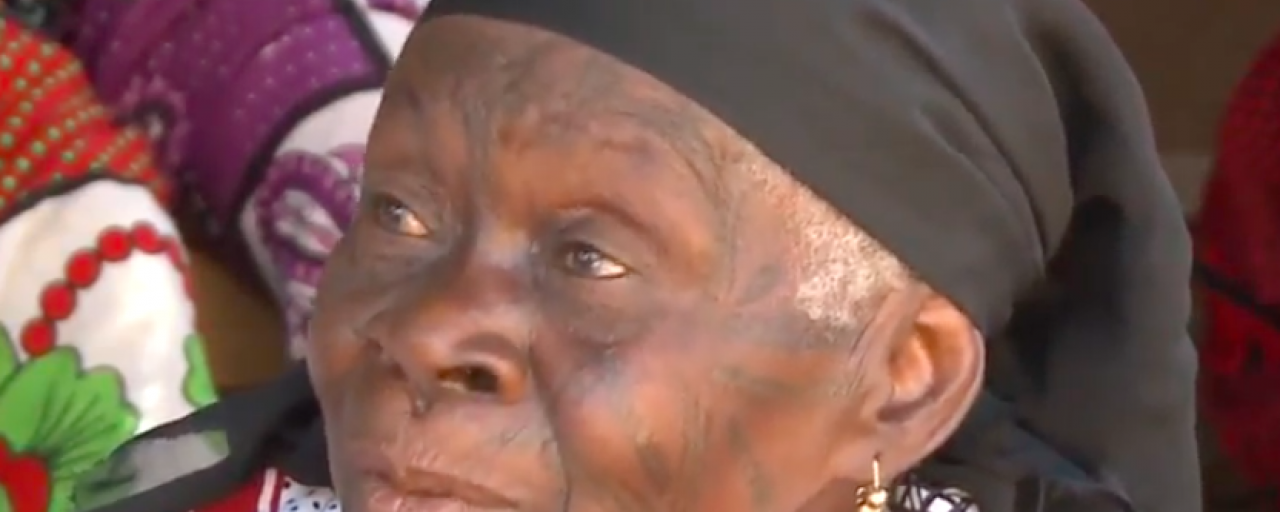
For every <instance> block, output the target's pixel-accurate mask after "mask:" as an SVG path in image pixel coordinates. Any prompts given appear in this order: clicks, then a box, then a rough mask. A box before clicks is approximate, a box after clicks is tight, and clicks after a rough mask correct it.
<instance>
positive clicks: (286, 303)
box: [245, 145, 364, 349]
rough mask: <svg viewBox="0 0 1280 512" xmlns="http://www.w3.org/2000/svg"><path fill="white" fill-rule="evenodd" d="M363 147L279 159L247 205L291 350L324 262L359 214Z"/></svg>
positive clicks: (307, 313) (253, 235) (249, 234)
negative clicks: (275, 294) (276, 297)
mask: <svg viewBox="0 0 1280 512" xmlns="http://www.w3.org/2000/svg"><path fill="white" fill-rule="evenodd" d="M363 158H364V146H363V145H347V146H340V147H338V148H335V149H334V150H332V151H330V152H329V153H328V154H327V155H318V154H315V153H311V152H307V151H291V152H286V153H282V154H280V155H278V156H277V157H276V159H275V161H274V162H273V163H272V164H271V168H270V169H269V170H268V172H267V174H266V178H265V179H264V180H263V182H262V183H261V184H260V185H259V186H258V188H257V189H256V190H255V191H254V193H253V196H252V198H251V199H250V201H249V204H248V205H247V206H248V208H249V209H250V210H251V216H250V218H251V219H252V220H253V222H254V223H255V228H254V229H250V230H246V233H245V234H246V236H247V237H248V238H249V243H250V245H252V246H253V247H255V248H258V249H259V251H260V255H259V257H260V258H261V259H266V260H268V261H266V262H263V263H265V264H266V265H267V266H268V267H269V268H271V269H273V270H274V271H275V272H276V273H277V275H276V276H275V279H273V280H272V281H273V282H274V283H276V285H277V286H276V293H277V295H278V298H279V300H280V302H281V306H282V307H283V309H284V312H285V321H286V325H287V327H288V329H289V334H290V338H291V339H290V346H292V347H294V348H295V349H296V348H297V347H298V346H300V345H299V344H300V342H301V338H302V336H305V333H306V325H307V321H308V319H309V318H310V315H311V309H312V305H313V300H314V298H315V287H316V284H318V282H319V279H320V271H321V269H322V268H323V266H324V260H325V258H326V257H327V256H328V254H329V252H330V251H331V250H332V249H333V246H334V245H335V244H336V243H337V242H338V239H339V238H340V237H341V236H342V231H343V230H344V229H345V228H346V227H347V226H348V225H349V224H350V222H351V219H352V216H353V215H354V214H355V205H356V200H357V198H356V191H357V190H358V179H359V176H360V170H361V162H362V161H363Z"/></svg>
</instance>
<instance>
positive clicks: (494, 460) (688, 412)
mask: <svg viewBox="0 0 1280 512" xmlns="http://www.w3.org/2000/svg"><path fill="white" fill-rule="evenodd" d="M531 34H532V31H530V30H528V29H512V28H510V26H508V25H500V24H497V23H494V22H486V21H479V20H474V19H466V18H462V19H447V20H443V21H436V22H432V23H431V25H430V28H429V29H428V30H419V31H418V32H417V33H416V34H415V35H414V36H413V37H412V38H411V39H410V42H409V44H408V46H407V47H406V49H405V52H404V56H403V57H402V58H401V60H400V62H399V64H398V66H397V69H396V70H395V72H394V73H393V77H392V78H391V80H390V82H389V85H388V87H387V91H386V96H385V99H384V100H383V105H382V109H381V111H380V113H379V115H378V118H377V122H376V125H375V127H374V129H373V133H372V135H371V138H370V145H369V153H368V160H367V170H366V174H365V175H364V189H363V193H362V205H361V209H360V212H359V214H358V218H357V219H356V220H355V222H354V224H353V225H352V226H351V227H350V230H349V232H348V233H347V235H346V238H345V239H344V240H343V241H342V243H341V244H340V245H339V247H338V248H337V250H336V252H335V253H334V254H333V256H332V258H331V260H330V262H329V266H328V270H327V276H326V279H325V281H324V283H323V285H322V287H321V291H320V299H319V303H318V304H317V312H316V317H315V320H314V323H313V330H312V339H311V342H310V346H309V347H308V351H309V353H308V361H309V363H310V366H311V372H312V375H313V379H314V380H315V383H316V389H317V390H318V393H319V396H320V399H321V402H322V406H323V409H324V415H325V421H326V426H327V429H328V435H329V443H330V454H331V458H330V461H331V466H332V467H331V469H332V471H333V473H334V477H335V481H336V483H337V486H338V489H339V492H340V494H341V496H342V499H343V509H344V510H346V511H347V512H383V511H387V512H390V511H398V512H412V511H437V510H440V511H443V510H450V511H453V510H459V511H460V510H488V509H496V510H521V511H526V512H559V511H564V510H569V511H574V512H588V511H599V512H626V511H637V512H652V511H660V510H661V511H685V510H689V511H727V510H752V511H784V510H786V511H790V510H795V509H796V508H797V507H799V506H800V504H801V503H802V502H803V501H804V500H805V499H807V498H808V497H810V496H812V495H813V494H814V493H815V492H817V490H818V488H819V487H821V486H822V485H823V484H824V483H825V482H827V481H828V480H829V479H830V478H831V475H830V470H831V466H832V460H831V458H832V457H833V456H834V454H833V449H834V448H835V446H834V442H835V441H834V440H835V439H837V438H841V439H843V438H848V437H849V436H850V435H854V436H856V435H857V430H858V428H860V427H859V425H860V423H859V422H858V421H851V420H850V419H849V418H848V416H849V407H847V404H848V403H850V402H851V401H856V400H857V396H856V391H855V392H852V393H853V394H852V395H851V394H849V393H840V392H837V391H835V390H841V389H849V388H851V387H854V386H850V383H851V382H853V381H854V380H855V379H856V378H857V375H853V373H854V372H851V371H849V367H850V357H849V351H850V350H851V347H852V346H853V345H854V343H855V342H856V339H853V338H854V337H851V338H850V339H848V340H847V343H819V342H817V341H816V340H818V339H820V338H821V339H824V340H825V339H826V337H824V336H823V334H824V333H820V332H817V326H815V325H812V324H811V323H810V322H809V321H808V320H807V318H806V317H805V316H803V315H801V314H800V313H799V312H798V311H796V310H795V308H794V306H792V302H791V297H792V296H793V294H794V293H795V289H796V283H797V282H798V279H797V276H795V275H792V273H791V271H790V270H789V269H790V268H791V267H790V266H788V265H787V261H786V258H787V251H786V248H787V247H788V241H789V240H791V238H789V234H788V233H786V232H785V230H784V229H783V223H782V222H781V221H780V218H781V216H782V215H784V214H785V212H778V211H774V210H773V209H771V207H770V206H768V205H767V204H766V203H765V201H763V200H761V199H760V198H758V197H756V194H755V193H754V192H753V191H752V190H747V189H746V188H745V187H735V186H734V183H733V181H732V179H733V172H732V169H726V168H725V165H726V163H725V162H723V161H721V160H722V159H720V158H719V155H721V154H723V152H722V151H721V149H723V144H724V141H723V140H719V139H721V137H718V136H717V135H715V134H716V133H719V131H718V129H714V128H713V124H714V123H715V121H714V120H713V119H710V118H709V116H707V115H706V114H704V113H702V112H701V111H699V110H698V109H697V108H695V107H693V106H692V105H691V104H689V103H688V102H687V101H686V100H683V99H682V98H680V97H679V96H678V95H676V94H674V93H671V92H669V91H668V90H667V89H665V88H663V87H661V86H660V85H657V84H656V83H655V82H653V81H652V80H650V79H649V78H647V77H646V76H643V75H641V74H639V73H638V72H635V71H633V70H630V69H628V68H625V67H623V66H620V65H618V64H616V63H614V62H611V61H610V60H608V59H606V58H604V57H602V56H600V55H598V54H595V53H594V52H592V51H589V50H586V49H584V48H581V47H578V46H576V45H573V44H571V43H566V42H565V41H563V40H561V39H559V38H548V37H545V36H542V35H541V34H533V35H531ZM855 388H856V387H855ZM837 431H839V432H840V434H839V435H837V434H836V432H837ZM461 503H469V504H470V505H471V508H468V507H466V506H463V505H462V504H461Z"/></svg>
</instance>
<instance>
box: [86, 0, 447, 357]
mask: <svg viewBox="0 0 1280 512" xmlns="http://www.w3.org/2000/svg"><path fill="white" fill-rule="evenodd" d="M425 4H426V1H425V0H84V6H83V9H82V11H81V12H80V13H79V19H80V24H79V25H78V26H77V27H76V30H75V36H74V40H73V41H72V42H73V45H74V47H75V48H76V49H77V50H78V52H79V53H80V55H81V58H82V59H83V60H84V61H85V63H86V66H87V67H88V69H89V73H90V77H91V79H92V80H93V82H94V84H95V85H96V86H97V88H98V90H99V93H100V94H101V95H102V96H103V98H104V100H105V101H106V102H107V103H108V104H110V105H112V106H114V107H115V108H116V109H117V110H118V116H119V118H120V120H121V121H123V122H127V123H130V124H133V125H135V126H139V127H141V128H143V129H144V130H146V132H147V133H149V134H151V136H152V137H153V139H154V140H155V141H156V152H157V156H158V158H159V161H160V163H161V165H162V167H163V168H164V170H165V171H167V172H169V173H171V174H172V175H173V176H174V177H175V181H177V182H178V183H179V184H180V185H181V189H182V191H183V192H184V194H183V197H182V202H183V203H184V207H185V208H187V209H192V210H195V213H198V214H200V216H201V217H202V220H203V221H204V222H205V223H206V228H207V231H208V232H207V233H204V235H205V236H206V237H209V236H212V237H213V239H214V241H216V242H219V244H218V246H219V247H218V249H222V248H223V247H225V246H232V247H238V248H241V249H246V251H239V252H236V253H235V254H229V255H228V254H220V255H222V256H225V257H229V258H231V261H230V262H231V263H233V264H236V263H240V264H253V265H256V270H257V271H258V274H259V275H261V276H262V277H263V278H264V279H265V281H266V284H267V285H269V287H270V288H271V289H272V290H273V291H274V292H275V293H276V297H277V299H278V301H279V303H280V305H281V307H282V309H283V310H284V312H285V316H286V325H287V327H288V336H289V338H290V342H291V343H290V345H291V346H292V347H293V348H294V349H295V351H296V349H297V347H298V346H299V345H298V342H299V341H300V340H301V338H302V337H303V336H304V335H305V332H306V322H307V319H308V317H309V316H310V313H311V308H312V300H313V297H314V295H315V286H316V283H317V281H318V278H319V275H320V271H321V268H322V267H323V265H324V260H325V258H326V257H327V256H328V254H329V252H330V251H331V250H332V248H333V246H334V244H335V243H336V242H337V240H338V239H339V237H340V236H341V233H342V229H343V228H344V227H345V226H346V225H347V224H348V223H349V222H350V221H351V217H352V215H353V214H354V211H355V205H356V197H355V196H356V193H357V191H358V180H359V175H360V167H361V162H362V161H363V158H364V147H363V144H362V143H363V139H364V136H365V133H366V131H367V129H368V126H367V125H368V123H369V122H371V120H372V117H373V112H372V110H373V106H374V105H376V102H368V101H366V102H363V103H359V106H358V107H357V108H358V109H362V110H359V112H353V111H352V110H351V107H350V106H349V105H348V106H347V107H344V109H339V111H341V112H345V114H342V115H344V116H350V115H358V118H355V119H345V118H344V119H335V118H333V116H332V115H325V113H326V112H327V109H329V108H330V107H332V106H334V105H336V104H339V103H342V102H343V101H345V100H346V99H347V98H351V97H353V96H354V95H358V94H359V93H361V92H364V91H376V90H377V89H378V88H379V87H380V86H381V83H382V80H383V78H384V77H385V74H386V71H387V68H388V67H389V63H390V61H391V57H390V53H391V52H392V51H394V50H396V49H398V48H399V45H400V44H401V43H402V38H403V34H404V33H407V30H408V28H409V27H410V26H411V24H412V23H413V20H415V19H416V17H417V14H418V13H419V12H420V11H421V8H422V7H423V6H424V5H425ZM372 11H380V12H382V13H390V14H392V15H393V16H391V17H390V19H391V20H394V21H390V22H389V21H387V18H388V17H386V16H382V17H381V18H379V19H378V20H374V19H373V18H372V17H371V15H370V14H369V12H372ZM379 23H381V24H379ZM388 23H390V24H391V25H388ZM389 27H390V28H389ZM380 30H389V32H390V33H392V34H396V35H391V36H388V37H387V38H386V39H385V40H383V39H382V37H381V36H383V35H386V34H380V33H379V31H380ZM309 116H319V117H318V119H322V120H323V122H322V123H320V124H319V125H317V124H316V123H315V122H311V124H310V125H309V128H308V129H307V130H306V131H305V135H298V133H299V131H298V128H299V126H301V125H302V124H303V122H304V120H306V119H309ZM330 123H331V124H330ZM329 126H332V128H329ZM286 141H287V144H286V145H285V146H282V144H284V143H285V142H286ZM356 142H359V143H360V144H357V143H356ZM335 146H336V147H335ZM236 228H239V229H236ZM221 242H230V243H221Z"/></svg>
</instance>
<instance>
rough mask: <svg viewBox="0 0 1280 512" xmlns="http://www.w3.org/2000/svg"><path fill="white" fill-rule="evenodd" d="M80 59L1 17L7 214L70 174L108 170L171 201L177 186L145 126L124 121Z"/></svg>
mask: <svg viewBox="0 0 1280 512" xmlns="http://www.w3.org/2000/svg"><path fill="white" fill-rule="evenodd" d="M112 116H113V114H112V112H111V111H110V110H109V109H107V108H106V107H105V106H103V105H102V103H101V102H100V101H99V98H98V97H97V95H96V93H95V92H94V89H93V86H92V85H91V84H90V83H89V80H88V77H86V76H85V73H84V69H83V67H82V66H81V64H80V61H79V60H77V59H76V57H75V56H74V55H72V54H71V53H70V52H68V51H67V50H66V49H64V48H62V47H61V46H59V45H58V44H56V43H55V42H53V41H50V40H48V39H46V38H44V37H41V36H40V35H39V34H36V33H34V32H31V31H30V30H27V29H25V28H24V27H22V26H21V25H18V24H17V23H16V22H14V21H12V20H7V19H3V18H0V214H3V213H6V212H9V211H13V210H14V209H15V208H17V207H18V205H19V204H20V203H21V201H22V200H24V199H26V198H27V197H30V196H32V195H39V193H40V192H42V191H44V190H47V189H48V188H49V187H54V186H57V185H59V184H60V183H63V182H65V181H66V180H70V179H75V178H78V177H83V176H87V175H90V174H96V173H106V174H109V175H113V176H118V177H121V178H125V179H128V180H132V181H136V182H139V183H142V184H143V185H145V186H146V187H147V188H148V189H149V190H150V191H151V192H152V194H154V195H155V196H156V198H157V199H159V200H160V202H161V203H162V204H166V205H167V204H169V203H168V201H169V198H170V194H171V191H170V188H171V187H170V185H169V183H168V181H167V180H165V179H164V178H163V177H162V176H161V174H160V173H159V171H158V170H157V167H156V165H155V162H154V161H153V159H152V156H151V141H150V140H149V139H148V138H147V136H146V135H145V134H143V133H142V132H140V131H138V130H136V129H132V128H121V127H119V126H117V124H116V122H115V121H114V120H113V118H112Z"/></svg>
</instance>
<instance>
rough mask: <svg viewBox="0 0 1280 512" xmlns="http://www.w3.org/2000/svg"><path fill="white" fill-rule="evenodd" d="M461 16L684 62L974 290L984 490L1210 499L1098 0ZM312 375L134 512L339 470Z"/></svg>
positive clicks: (683, 80) (945, 462) (1175, 216)
mask: <svg viewBox="0 0 1280 512" xmlns="http://www.w3.org/2000/svg"><path fill="white" fill-rule="evenodd" d="M452 14H470V15H477V16H483V17H490V18H497V19H504V20H509V21H514V22H518V23H523V24H527V25H532V26H536V27H540V28H542V29H545V30H549V31H552V32H555V33H559V34H561V35H564V36H567V37H569V38H571V39H574V40H577V41H578V42H580V43H582V44H585V45H588V46H591V47H593V48H595V49H597V50H600V51H602V52H604V53H607V54H609V55H612V56H614V57H616V58H617V59H619V60H621V61H623V62H625V63H627V64H629V65H631V66H633V67H635V68H638V69H640V70H643V71H645V72H647V73H649V74H650V75H652V76H654V77H656V78H657V79H659V80H661V81H663V82H665V83H666V84H668V85H670V86H671V87H673V88H674V89H676V90H677V91H679V92H681V93H682V94H684V95H685V96H687V97H689V98H690V99H692V100H693V101H695V102H697V103H699V104H701V105H702V106H703V107H705V108H706V109H708V110H709V111H711V112H712V113H714V114H715V115H716V116H718V117H719V118H720V119H721V120H723V121H724V122H725V123H727V124H728V125H729V126H731V127H733V128H734V129H735V130H736V131H737V132H738V133H740V134H741V135H742V136H744V137H746V138H747V139H749V140H751V141H752V142H753V143H755V144H756V145H757V146H758V147H760V148H761V150H762V151H763V152H764V153H765V154H767V155H768V156H769V157H770V158H772V159H773V160H775V161H776V162H778V163H779V164H781V165H782V166H783V167H784V168H786V169H788V170H789V171H790V172H792V173H793V174H794V176H795V177H796V178H797V179H798V180H799V181H801V182H803V183H805V184H806V185H808V186H809V187H810V188H811V189H812V190H814V191H815V192H816V193H817V194H818V195H819V196H821V197H822V198H824V199H825V200H826V201H828V202H829V203H830V204H831V205H833V206H834V207H835V208H837V209H838V210H840V211H842V212H843V213H845V214H846V215H847V216H848V217H849V218H850V219H852V220H853V221H854V222H855V223H856V224H857V225H858V226H860V227H861V228H863V229H865V230H866V231H868V232H869V233H871V234H872V235H873V236H875V237H876V238H877V239H878V240H879V241H880V242H882V243H883V244H884V245H885V246H886V247H888V248H889V249H890V250H891V251H892V252H894V253H895V254H897V255H898V256H899V257H900V258H901V259H902V260H903V261H904V262H906V263H907V264H908V265H909V266H910V267H911V268H912V269H913V270H914V271H916V272H917V273H918V275H920V276H921V277H922V278H923V279H924V280H925V281H927V282H928V283H929V284H930V285H931V286H932V287H933V288H934V289H936V290H938V291H939V292H941V293H943V294H945V295H947V296H948V297H950V298H951V299H952V300H953V301H954V302H955V303H956V304H958V305H959V306H960V307H961V308H963V309H964V310H965V311H966V312H967V313H968V314H969V316H970V318H971V319H972V320H973V321H974V323H975V324H976V325H977V326H978V327H979V329H981V330H982V332H983V333H984V334H985V335H986V336H987V338H988V340H989V344H990V348H989V352H990V353H991V357H990V361H989V372H988V384H987V390H986V392H985V393H984V394H983V396H982V397H981V398H980V400H979V403H978V405H977V406H976V407H975V409H974V411H973V413H972V414H971V417H970V418H968V419H967V420H966V422H965V423H964V424H963V426H962V427H961V429H960V431H959V432H958V433H957V434H956V435H955V436H954V437H953V438H952V440H951V441H950V442H948V443H947V445H945V446H944V447H943V448H942V450H941V451H940V452H939V453H938V454H937V455H936V456H935V457H933V458H932V459H931V460H930V461H929V462H928V463H926V464H925V465H924V467H923V468H922V471H923V472H924V474H925V475H926V476H929V477H932V478H938V479H943V480H944V481H945V482H946V483H947V484H948V485H951V486H955V487H959V488H961V489H964V490H966V491H969V492H971V493H973V494H974V495H975V496H976V498H977V499H978V503H979V506H980V507H981V508H982V509H983V510H984V511H985V512H1009V511H1013V510H1017V511H1019V512H1025V511H1028V510H1040V509H1043V510H1054V511H1063V512H1067V511H1075V510H1091V511H1100V510H1126V509H1132V510H1138V511H1141V512H1148V511H1149V512H1156V511H1159V512H1194V511H1197V510H1199V509H1200V506H1201V504H1200V492H1199V478H1198V476H1199V465H1198V460H1197V455H1196V447H1195V436H1194V432H1193V429H1194V411H1195V407H1194V399H1193V397H1194V393H1193V384H1194V373H1195V360H1194V357H1193V349H1192V346H1191V344H1190V342H1189V340H1188V338H1187V336H1186V320H1187V317H1188V313H1189V302H1190V301H1189V292H1188V289H1187V286H1188V277H1189V273H1190V261H1189V259H1190V248H1189V243H1188V238H1187V234H1186V231H1185V228H1184V227H1183V224H1182V218H1181V213H1180V212H1181V210H1180V208H1179V206H1178V204H1177V202H1176V199H1175V197H1174V194H1173V192H1172V190H1171V189H1170V187H1169V184H1168V182H1167V180H1166V178H1165V176H1164V174H1163V172H1162V171H1161V168H1160V164H1159V159H1158V155H1157V153H1156V150H1155V143H1154V140H1153V136H1152V133H1151V128H1150V123H1149V120H1148V116H1147V112H1146V108H1145V105H1144V100H1143V98H1142V94H1141V91H1140V89H1139V87H1138V84H1137V83H1136V81H1135V79H1134V77H1133V74H1132V73H1131V71H1130V70H1129V68H1128V66H1127V65H1126V63H1125V61H1124V59H1123V57H1122V56H1121V55H1120V53H1119V51H1118V50H1117V48H1116V47H1115V46H1114V44H1113V43H1112V41H1111V39H1110V37H1109V36H1108V34H1107V33H1106V31H1105V29H1104V28H1103V27H1102V26H1101V25H1100V23H1099V22H1098V21H1097V20H1096V19H1095V18H1094V16H1093V15H1092V14H1091V13H1090V12H1089V11H1088V10H1087V9H1086V8H1085V7H1084V6H1083V5H1081V4H1080V3H1079V2H1078V1H1077V0H952V1H937V0H733V1H729V0H536V1H530V0H434V1H433V3H432V4H431V5H430V6H429V7H428V10H427V12H426V14H425V16H424V19H425V20H427V21H429V20H431V19H434V18H437V17H442V16H448V15H452ZM303 372H304V370H301V369H298V370H295V371H294V373H293V374H291V375H290V376H287V377H286V378H285V379H284V380H283V381H281V382H280V383H278V384H276V385H275V387H273V388H270V389H264V390H262V391H259V392H257V393H256V394H255V396H252V397H244V398H239V399H232V400H228V401H226V402H224V403H223V404H221V405H218V406H215V407H214V408H213V410H211V411H206V412H203V413H200V414H198V415H196V416H195V417H193V418H191V419H189V420H186V421H185V422H181V423H179V424H177V425H174V426H170V427H166V428H168V429H169V430H168V431H167V432H166V431H164V430H163V429H162V431H161V433H159V434H153V435H152V436H150V438H151V439H167V440H170V441H172V440H173V439H175V438H176V437H181V435H187V434H189V433H191V432H204V431H209V430H217V431H221V432H225V434H226V438H227V443H226V444H227V445H228V446H229V447H230V448H229V451H230V456H229V457H227V458H226V459H225V460H223V461H222V462H221V463H217V464H214V465H213V466H210V467H209V468H207V469H204V470H202V471H200V472H197V473H196V474H193V475H191V476H188V477H180V478H177V479H174V480H173V481H172V482H171V483H170V484H169V485H167V486H162V487H159V488H156V489H154V490H152V491H150V492H142V493H141V494H138V495H137V496H136V497H135V499H134V500H132V501H128V500H127V503H126V504H127V505H129V506H128V507H122V508H119V509H118V510H130V511H134V510H148V511H152V512H181V510H180V509H181V507H180V506H174V505H173V503H174V502H172V501H165V500H166V499H172V498H173V497H174V496H180V495H181V496H205V497H210V496H214V495H216V494H218V493H219V492H224V493H225V492H228V491H230V490H231V486H232V484H233V483H234V482H238V481H243V479H245V478H247V477H248V476H249V474H250V473H251V472H252V471H253V470H254V469H256V468H257V467H258V466H260V465H262V464H265V463H268V462H273V463H278V464H282V465H284V466H285V467H286V469H288V470H289V471H291V472H292V473H293V474H294V475H295V476H297V477H298V478H300V479H302V480H303V481H304V482H308V483H314V484H323V483H327V479H328V477H327V475H325V474H323V473H324V471H323V468H324V467H325V466H324V460H325V456H324V449H323V442H322V440H321V439H322V433H321V431H320V427H319V417H318V414H317V413H316V412H315V405H314V399H313V398H312V397H311V396H310V389H309V387H308V386H307V384H306V378H305V375H304V373H303ZM180 434H181V435H180ZM187 437H190V436H187ZM146 444H147V442H146V441H143V442H140V443H135V444H134V445H131V446H129V447H126V448H125V449H124V450H123V451H122V452H121V456H120V457H118V458H117V459H116V462H115V466H111V465H108V466H110V467H107V468H105V469H103V470H102V471H100V472H99V473H100V474H109V473H110V471H116V472H121V471H123V472H128V471H130V470H137V469H138V468H137V467H133V466H136V464H133V465H132V466H131V465H130V464H128V463H125V462H120V461H124V460H129V458H130V455H129V454H130V453H137V452H138V450H139V448H138V447H139V446H146ZM134 458H137V457H134ZM131 468H132V469H131ZM87 482H89V481H87ZM90 487H91V482H89V483H86V487H85V488H86V489H89V488H90ZM215 488H216V489H215ZM134 490H135V491H142V490H143V489H134ZM88 494H89V495H92V494H93V491H92V490H90V491H88ZM99 495H101V493H99ZM166 495H167V496H168V497H167V498H166ZM192 499H195V498H192ZM202 499H203V498H202ZM86 500H88V499H87V498H86ZM147 500H154V501H147ZM193 503H198V502H193V501H185V502H182V503H180V505H191V504H193ZM104 510H111V511H114V510H117V509H115V508H109V509H104Z"/></svg>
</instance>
